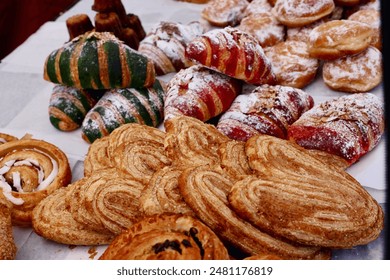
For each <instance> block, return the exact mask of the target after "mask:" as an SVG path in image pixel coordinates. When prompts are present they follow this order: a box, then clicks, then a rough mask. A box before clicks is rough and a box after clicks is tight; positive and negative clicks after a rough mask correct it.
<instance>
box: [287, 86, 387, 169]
mask: <svg viewBox="0 0 390 280" xmlns="http://www.w3.org/2000/svg"><path fill="white" fill-rule="evenodd" d="M383 132H384V111H383V105H382V102H381V101H380V99H379V98H378V97H377V96H375V95H374V94H371V93H357V94H354V95H346V96H341V97H338V98H334V99H331V100H328V101H325V102H323V103H319V104H317V105H316V106H314V107H313V108H312V109H311V110H310V111H308V112H306V113H304V114H303V115H302V116H301V117H300V118H299V119H298V120H297V121H296V122H295V123H293V124H292V125H291V126H290V127H289V129H288V138H289V139H290V140H292V141H295V142H296V143H297V144H299V145H300V146H302V147H304V148H307V149H317V150H322V151H326V152H328V153H330V154H334V155H337V156H340V157H342V158H344V159H345V160H346V161H348V163H349V165H351V164H353V163H355V162H356V161H358V160H359V158H361V157H362V156H363V155H365V154H366V153H368V152H369V151H371V150H372V149H373V148H374V147H375V146H376V145H377V144H378V143H379V141H380V139H381V137H382V134H383Z"/></svg>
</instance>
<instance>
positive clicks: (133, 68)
mask: <svg viewBox="0 0 390 280" xmlns="http://www.w3.org/2000/svg"><path fill="white" fill-rule="evenodd" d="M125 50H126V62H127V65H128V66H129V68H130V75H131V87H133V88H141V87H144V85H145V82H146V79H147V73H148V71H147V68H148V59H147V58H146V57H145V56H143V55H141V54H138V53H136V52H135V51H134V50H132V49H130V48H125Z"/></svg>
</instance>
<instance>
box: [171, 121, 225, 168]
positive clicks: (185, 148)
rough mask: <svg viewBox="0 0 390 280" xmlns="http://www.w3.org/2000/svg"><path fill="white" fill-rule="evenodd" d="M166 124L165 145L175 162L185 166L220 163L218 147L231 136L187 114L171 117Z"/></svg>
mask: <svg viewBox="0 0 390 280" xmlns="http://www.w3.org/2000/svg"><path fill="white" fill-rule="evenodd" d="M164 126H165V131H166V134H167V135H166V137H165V140H164V141H165V144H164V146H165V150H166V152H167V155H168V156H169V158H171V159H172V163H173V164H176V165H179V166H183V167H185V166H197V165H204V164H210V165H215V164H219V163H220V158H219V155H218V147H219V145H221V144H222V143H224V142H226V141H229V138H228V137H227V136H225V135H224V134H222V133H221V132H220V131H218V130H217V129H216V127H215V126H213V125H211V124H206V123H204V122H202V121H200V120H198V119H195V118H192V117H187V116H180V117H176V118H172V119H169V120H167V121H166V122H165V123H164Z"/></svg>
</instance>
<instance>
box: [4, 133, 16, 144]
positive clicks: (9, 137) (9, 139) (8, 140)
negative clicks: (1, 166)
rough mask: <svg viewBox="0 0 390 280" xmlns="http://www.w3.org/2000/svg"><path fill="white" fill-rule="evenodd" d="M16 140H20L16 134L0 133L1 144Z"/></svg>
mask: <svg viewBox="0 0 390 280" xmlns="http://www.w3.org/2000/svg"><path fill="white" fill-rule="evenodd" d="M16 140H18V138H17V137H16V136H13V135H10V134H7V133H0V145H1V144H4V143H7V142H11V141H16Z"/></svg>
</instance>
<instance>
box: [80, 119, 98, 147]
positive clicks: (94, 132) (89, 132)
mask: <svg viewBox="0 0 390 280" xmlns="http://www.w3.org/2000/svg"><path fill="white" fill-rule="evenodd" d="M81 130H82V132H83V133H84V135H85V136H86V137H87V138H88V141H89V142H90V143H93V142H94V141H95V140H96V139H98V138H101V137H103V134H102V133H101V131H100V129H99V126H96V121H94V120H92V119H88V120H86V122H84V123H83V126H82V128H81Z"/></svg>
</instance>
